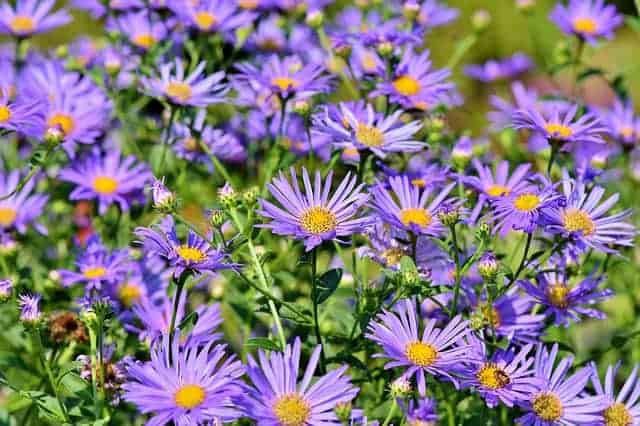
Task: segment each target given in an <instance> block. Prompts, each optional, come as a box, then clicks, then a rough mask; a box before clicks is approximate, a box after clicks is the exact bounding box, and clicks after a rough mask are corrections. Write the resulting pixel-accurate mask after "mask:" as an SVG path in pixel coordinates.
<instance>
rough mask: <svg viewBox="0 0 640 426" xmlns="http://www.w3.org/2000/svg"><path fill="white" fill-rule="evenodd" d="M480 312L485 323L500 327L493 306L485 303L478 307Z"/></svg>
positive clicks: (497, 314)
mask: <svg viewBox="0 0 640 426" xmlns="http://www.w3.org/2000/svg"><path fill="white" fill-rule="evenodd" d="M454 272H455V270H454ZM480 313H482V318H484V320H485V321H486V322H487V324H489V325H490V326H492V327H494V328H496V327H500V323H501V319H500V314H499V313H498V310H497V309H496V308H495V307H493V306H492V305H490V304H488V303H486V304H484V305H482V306H481V307H480Z"/></svg>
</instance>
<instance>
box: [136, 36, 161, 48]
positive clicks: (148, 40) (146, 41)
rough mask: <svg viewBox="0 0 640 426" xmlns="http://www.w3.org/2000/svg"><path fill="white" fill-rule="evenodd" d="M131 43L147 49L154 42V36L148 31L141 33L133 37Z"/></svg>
mask: <svg viewBox="0 0 640 426" xmlns="http://www.w3.org/2000/svg"><path fill="white" fill-rule="evenodd" d="M133 43H134V44H135V45H136V46H138V47H142V48H143V49H148V48H150V47H151V46H153V45H154V44H155V43H156V38H155V37H154V36H153V35H151V34H149V33H142V34H138V35H137V36H135V37H134V38H133Z"/></svg>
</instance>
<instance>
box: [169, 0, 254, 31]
mask: <svg viewBox="0 0 640 426" xmlns="http://www.w3.org/2000/svg"><path fill="white" fill-rule="evenodd" d="M171 7H172V8H173V10H174V11H175V12H176V14H177V15H178V16H180V17H181V19H183V20H184V21H185V22H186V23H187V24H188V25H189V26H191V27H193V28H195V29H197V30H198V31H202V32H207V33H213V32H219V33H222V34H223V35H224V36H226V37H228V38H229V36H230V35H231V34H233V31H234V30H235V29H237V28H239V27H243V26H245V25H248V24H250V23H251V22H252V21H253V19H254V18H255V16H256V15H255V14H254V13H252V12H248V11H243V10H242V9H240V8H239V7H238V5H236V4H234V3H233V2H230V1H226V0H204V1H199V2H198V3H192V2H189V1H176V2H174V3H171Z"/></svg>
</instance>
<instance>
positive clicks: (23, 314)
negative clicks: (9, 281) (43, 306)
mask: <svg viewBox="0 0 640 426" xmlns="http://www.w3.org/2000/svg"><path fill="white" fill-rule="evenodd" d="M40 299H42V296H40V295H39V294H21V295H20V296H18V306H19V307H20V321H22V322H24V323H26V324H35V323H37V322H38V321H40V318H42V312H41V311H40Z"/></svg>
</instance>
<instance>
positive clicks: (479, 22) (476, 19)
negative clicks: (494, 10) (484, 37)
mask: <svg viewBox="0 0 640 426" xmlns="http://www.w3.org/2000/svg"><path fill="white" fill-rule="evenodd" d="M490 23H491V15H490V14H489V12H487V11H486V10H484V9H480V10H476V11H475V12H474V13H473V15H472V16H471V25H472V26H473V29H474V30H475V31H477V32H481V31H484V30H486V29H487V27H489V24H490Z"/></svg>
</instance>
